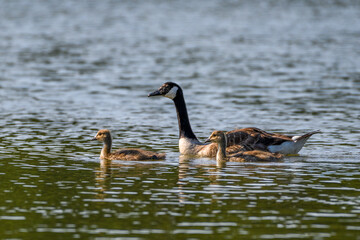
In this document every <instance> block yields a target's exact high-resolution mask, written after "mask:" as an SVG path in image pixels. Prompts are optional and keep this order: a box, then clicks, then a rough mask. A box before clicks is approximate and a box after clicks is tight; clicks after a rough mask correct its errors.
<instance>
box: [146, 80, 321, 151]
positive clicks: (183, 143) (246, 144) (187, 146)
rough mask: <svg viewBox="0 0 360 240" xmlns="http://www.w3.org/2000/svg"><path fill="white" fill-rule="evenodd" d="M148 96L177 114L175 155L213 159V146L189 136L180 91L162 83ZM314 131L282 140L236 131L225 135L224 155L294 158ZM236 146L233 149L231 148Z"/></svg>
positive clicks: (271, 135) (249, 130)
mask: <svg viewBox="0 0 360 240" xmlns="http://www.w3.org/2000/svg"><path fill="white" fill-rule="evenodd" d="M152 96H164V97H167V98H170V99H172V100H173V102H174V104H175V108H176V112H177V118H178V124H179V151H180V153H181V154H184V155H195V156H199V157H214V156H215V155H216V152H217V148H218V146H217V144H214V143H211V144H204V143H202V142H200V141H199V140H198V139H197V137H196V136H195V134H194V133H193V131H192V129H191V125H190V121H189V117H188V113H187V109H186V104H185V99H184V95H183V91H182V89H181V87H180V86H179V85H178V84H176V83H173V82H167V83H164V84H163V85H162V86H161V87H160V88H159V89H158V90H157V91H154V92H152V93H150V94H149V97H152ZM319 132H320V131H314V132H309V133H306V134H305V135H302V136H286V135H281V134H275V133H268V132H265V131H263V130H261V129H258V128H243V129H236V130H233V131H230V132H227V133H226V136H227V139H228V143H227V145H226V146H227V148H226V151H227V153H228V154H231V153H234V152H236V151H239V150H242V151H250V150H262V151H269V152H274V153H275V152H279V153H283V154H297V153H298V152H299V151H300V150H301V148H302V147H303V146H304V144H305V142H306V141H307V140H308V139H309V138H310V137H311V136H312V135H313V134H316V133H319ZM232 146H237V147H234V148H233V147H232Z"/></svg>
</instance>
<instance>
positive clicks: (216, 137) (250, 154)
mask: <svg viewBox="0 0 360 240" xmlns="http://www.w3.org/2000/svg"><path fill="white" fill-rule="evenodd" d="M205 142H212V143H215V144H217V145H218V150H217V153H216V161H217V162H218V163H221V162H227V161H229V162H273V161H279V160H281V159H283V158H284V154H281V153H272V152H266V151H261V150H252V151H241V152H238V153H235V154H232V155H229V156H228V155H227V154H226V142H227V139H226V134H225V132H223V131H214V132H212V134H211V135H210V137H209V138H208V139H206V141H205Z"/></svg>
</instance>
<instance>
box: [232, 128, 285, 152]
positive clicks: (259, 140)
mask: <svg viewBox="0 0 360 240" xmlns="http://www.w3.org/2000/svg"><path fill="white" fill-rule="evenodd" d="M226 137H227V146H228V147H229V146H233V145H242V146H244V148H245V149H246V150H265V151H266V150H267V147H268V146H270V145H279V144H281V143H283V142H285V141H292V139H291V138H292V136H286V135H281V134H275V133H268V132H265V131H263V130H261V129H258V128H242V129H236V130H233V131H230V132H227V133H226Z"/></svg>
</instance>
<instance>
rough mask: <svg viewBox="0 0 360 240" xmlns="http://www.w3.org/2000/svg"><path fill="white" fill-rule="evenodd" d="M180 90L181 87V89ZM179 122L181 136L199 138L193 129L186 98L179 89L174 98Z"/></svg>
mask: <svg viewBox="0 0 360 240" xmlns="http://www.w3.org/2000/svg"><path fill="white" fill-rule="evenodd" d="M179 90H180V89H179ZM173 101H174V104H175V108H176V113H177V118H178V123H179V138H182V137H186V138H191V139H195V140H197V138H196V136H195V134H194V132H193V131H192V129H191V125H190V121H189V116H188V112H187V109H186V104H185V99H184V95H183V93H182V91H181V90H180V91H178V93H177V95H176V97H175V98H174V99H173Z"/></svg>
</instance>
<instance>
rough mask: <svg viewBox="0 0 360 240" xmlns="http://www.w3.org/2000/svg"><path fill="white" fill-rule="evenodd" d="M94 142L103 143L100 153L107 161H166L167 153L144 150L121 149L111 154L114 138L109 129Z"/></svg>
mask: <svg viewBox="0 0 360 240" xmlns="http://www.w3.org/2000/svg"><path fill="white" fill-rule="evenodd" d="M92 140H98V141H99V142H103V143H104V146H103V148H102V150H101V153H100V159H104V160H105V159H106V160H125V161H139V160H162V159H165V153H155V152H151V151H146V150H142V149H134V148H131V149H129V148H128V149H119V150H117V151H114V152H111V144H112V138H111V134H110V131H109V130H108V129H101V130H99V131H98V133H97V134H96V135H95V137H94V138H93V139H92Z"/></svg>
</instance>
